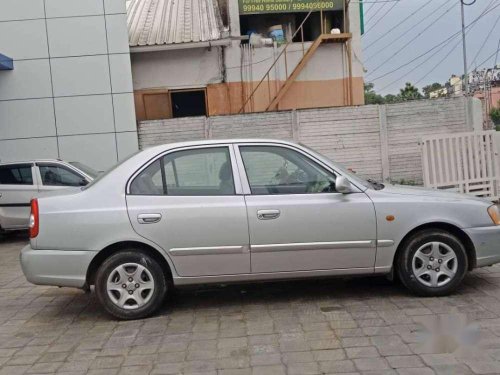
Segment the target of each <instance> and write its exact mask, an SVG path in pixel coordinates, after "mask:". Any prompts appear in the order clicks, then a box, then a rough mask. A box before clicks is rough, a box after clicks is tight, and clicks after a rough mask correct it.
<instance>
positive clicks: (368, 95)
mask: <svg viewBox="0 0 500 375" xmlns="http://www.w3.org/2000/svg"><path fill="white" fill-rule="evenodd" d="M373 87H374V85H373V83H365V104H384V98H383V97H382V95H379V94H377V93H376V92H375V90H373Z"/></svg>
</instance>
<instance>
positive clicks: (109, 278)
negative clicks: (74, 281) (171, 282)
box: [95, 249, 167, 319]
mask: <svg viewBox="0 0 500 375" xmlns="http://www.w3.org/2000/svg"><path fill="white" fill-rule="evenodd" d="M95 291H96V294H97V298H98V299H99V301H100V302H101V304H102V305H103V306H104V308H105V309H106V311H107V312H109V313H110V314H112V315H114V316H115V317H117V318H120V319H140V318H145V317H148V316H150V315H152V314H153V313H154V312H155V311H156V310H158V308H159V307H160V306H161V304H162V302H163V300H164V298H165V294H166V291H167V281H166V278H165V274H164V272H163V271H162V269H161V266H160V265H159V264H158V262H157V261H156V260H155V259H154V258H152V257H151V256H149V255H148V254H146V253H144V252H141V251H138V250H134V249H129V250H124V251H120V252H118V253H116V254H113V255H112V256H110V257H109V258H108V259H106V260H105V261H104V262H103V263H102V265H101V266H100V267H99V269H98V271H97V275H96V281H95Z"/></svg>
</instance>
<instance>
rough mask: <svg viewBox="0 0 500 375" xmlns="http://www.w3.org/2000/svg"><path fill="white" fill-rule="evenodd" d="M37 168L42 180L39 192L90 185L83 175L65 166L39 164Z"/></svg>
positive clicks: (48, 163) (47, 163) (46, 163)
mask: <svg viewBox="0 0 500 375" xmlns="http://www.w3.org/2000/svg"><path fill="white" fill-rule="evenodd" d="M36 166H37V168H38V173H39V179H40V185H39V191H50V190H58V189H66V188H68V187H77V186H85V185H87V184H88V183H89V181H88V180H87V179H86V178H85V177H84V176H83V175H81V174H80V173H78V172H76V171H75V170H73V169H72V168H69V167H67V166H65V165H63V164H59V163H51V162H37V163H36Z"/></svg>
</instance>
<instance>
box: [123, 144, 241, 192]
mask: <svg viewBox="0 0 500 375" xmlns="http://www.w3.org/2000/svg"><path fill="white" fill-rule="evenodd" d="M163 167H164V168H163V173H164V177H165V182H166V186H165V189H164V188H163V183H162V173H161V163H160V160H157V161H155V162H154V163H153V164H151V165H150V166H149V167H147V168H146V169H145V170H144V171H143V172H141V173H140V174H139V175H138V176H137V177H136V178H135V179H134V181H133V182H132V184H131V185H130V193H131V194H134V195H162V194H163V192H164V191H165V192H166V194H168V195H172V196H212V195H234V194H235V191H234V180H233V172H232V169H231V159H230V156H229V150H228V148H227V147H214V148H206V149H194V150H185V151H178V152H174V153H171V154H168V155H167V156H165V157H164V158H163Z"/></svg>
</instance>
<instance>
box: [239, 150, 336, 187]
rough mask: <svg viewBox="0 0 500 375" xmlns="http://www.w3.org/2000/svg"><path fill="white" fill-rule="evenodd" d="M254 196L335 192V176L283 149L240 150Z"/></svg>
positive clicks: (296, 153) (306, 158) (294, 152)
mask: <svg viewBox="0 0 500 375" xmlns="http://www.w3.org/2000/svg"><path fill="white" fill-rule="evenodd" d="M240 152H241V157H242V159H243V164H244V166H245V171H246V174H247V178H248V183H249V184H250V190H251V192H252V194H255V195H269V194H271V195H272V194H316V193H332V192H335V176H334V175H333V174H332V173H330V172H328V171H327V170H325V169H324V168H322V167H320V166H319V165H318V164H316V163H315V162H313V161H312V160H310V159H309V158H308V157H306V156H304V155H302V154H301V153H299V152H297V151H294V150H291V149H289V148H285V147H276V146H241V147H240Z"/></svg>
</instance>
